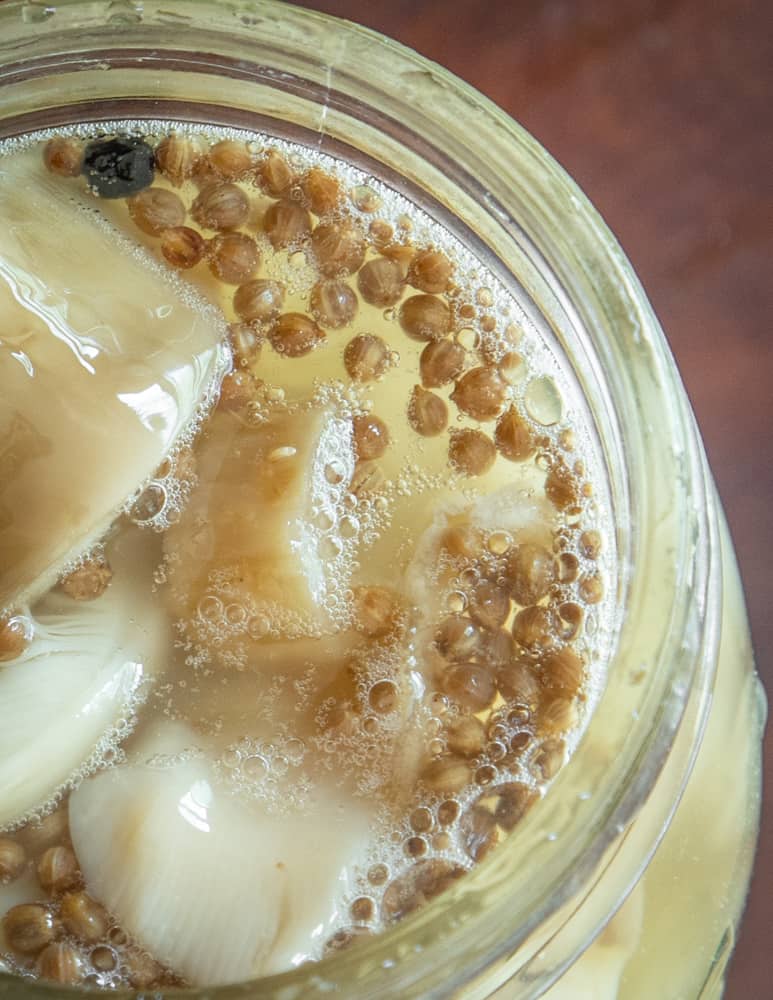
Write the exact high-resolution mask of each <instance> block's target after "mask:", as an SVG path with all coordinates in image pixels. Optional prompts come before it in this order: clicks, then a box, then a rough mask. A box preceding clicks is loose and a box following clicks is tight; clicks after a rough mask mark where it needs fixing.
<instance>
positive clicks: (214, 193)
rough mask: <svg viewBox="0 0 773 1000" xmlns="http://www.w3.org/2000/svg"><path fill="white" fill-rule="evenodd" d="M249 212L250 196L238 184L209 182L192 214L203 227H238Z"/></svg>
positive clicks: (197, 200) (195, 204)
mask: <svg viewBox="0 0 773 1000" xmlns="http://www.w3.org/2000/svg"><path fill="white" fill-rule="evenodd" d="M249 214H250V201H249V198H248V197H247V195H246V194H245V193H244V191H242V189H241V188H240V187H237V185H236V184H228V183H222V184H221V183H217V182H216V183H213V184H208V185H207V186H206V187H205V188H203V189H202V191H201V193H200V194H199V196H198V197H197V198H196V200H195V201H194V202H193V205H192V206H191V215H192V216H193V218H194V219H195V220H196V222H197V223H198V224H199V225H200V226H201V227H202V229H218V230H225V229H238V228H239V226H241V225H243V224H244V223H245V222H246V221H247V216H248V215H249Z"/></svg>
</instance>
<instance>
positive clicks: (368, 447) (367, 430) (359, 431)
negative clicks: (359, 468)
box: [352, 413, 390, 461]
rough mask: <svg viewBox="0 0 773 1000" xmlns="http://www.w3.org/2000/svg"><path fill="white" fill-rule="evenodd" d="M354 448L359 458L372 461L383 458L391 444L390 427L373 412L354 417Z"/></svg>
mask: <svg viewBox="0 0 773 1000" xmlns="http://www.w3.org/2000/svg"><path fill="white" fill-rule="evenodd" d="M352 427H353V428H354V450H355V453H356V455H357V458H358V459H362V460H364V461H371V460H373V459H375V458H381V456H382V455H383V454H384V452H385V451H386V450H387V447H388V445H389V440H390V435H389V428H388V427H387V425H386V424H385V423H384V421H383V420H382V419H381V418H380V417H376V416H374V415H373V414H372V413H367V414H363V415H361V416H357V417H354V418H353V419H352Z"/></svg>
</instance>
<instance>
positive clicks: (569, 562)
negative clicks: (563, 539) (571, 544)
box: [558, 552, 580, 583]
mask: <svg viewBox="0 0 773 1000" xmlns="http://www.w3.org/2000/svg"><path fill="white" fill-rule="evenodd" d="M579 575H580V560H579V559H578V558H577V556H576V555H575V554H574V553H573V552H562V553H561V555H560V556H559V557H558V579H559V582H560V583H574V581H575V580H576V579H577V577H578V576H579Z"/></svg>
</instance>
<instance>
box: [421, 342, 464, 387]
mask: <svg viewBox="0 0 773 1000" xmlns="http://www.w3.org/2000/svg"><path fill="white" fill-rule="evenodd" d="M465 358H466V352H465V350H464V348H463V347H462V345H461V344H458V343H457V342H456V341H455V340H434V341H430V343H429V344H427V346H426V347H425V348H424V350H423V351H422V352H421V357H420V358H419V372H420V374H421V381H422V383H423V385H424V386H426V387H427V388H428V389H434V388H437V387H439V386H441V385H447V384H448V383H449V382H453V381H454V379H455V378H456V377H457V376H458V375H460V374H461V373H462V370H463V369H464V362H465Z"/></svg>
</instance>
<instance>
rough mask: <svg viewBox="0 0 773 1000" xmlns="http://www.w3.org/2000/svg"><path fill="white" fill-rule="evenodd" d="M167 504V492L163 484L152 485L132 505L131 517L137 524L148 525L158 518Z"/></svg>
mask: <svg viewBox="0 0 773 1000" xmlns="http://www.w3.org/2000/svg"><path fill="white" fill-rule="evenodd" d="M165 504H166V490H165V489H164V487H163V486H162V485H161V483H150V485H149V486H147V487H146V488H145V489H144V490H143V491H142V493H141V494H140V496H139V497H138V498H137V499H136V500H135V501H134V503H133V504H132V507H131V510H130V511H129V517H130V518H131V519H132V521H134V522H135V523H136V524H147V522H148V521H152V520H153V518H155V517H158V515H159V514H160V513H161V511H162V510H163V509H164V505H165Z"/></svg>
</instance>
